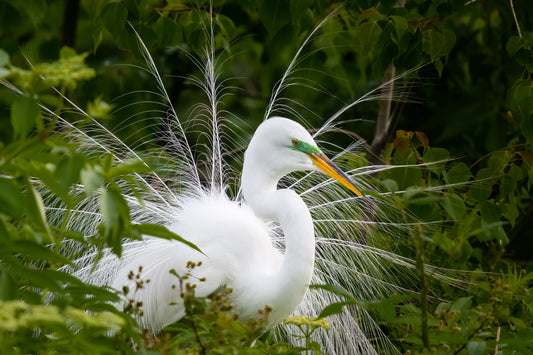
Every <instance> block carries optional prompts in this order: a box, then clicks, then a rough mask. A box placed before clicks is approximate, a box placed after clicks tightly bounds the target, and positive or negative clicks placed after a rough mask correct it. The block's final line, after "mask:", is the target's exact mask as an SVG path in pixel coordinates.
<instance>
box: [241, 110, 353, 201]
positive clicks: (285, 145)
mask: <svg viewBox="0 0 533 355" xmlns="http://www.w3.org/2000/svg"><path fill="white" fill-rule="evenodd" d="M249 152H253V153H249ZM247 154H256V155H258V156H257V157H256V160H257V161H259V160H260V161H261V162H262V163H261V164H262V167H263V168H264V169H262V170H266V169H269V170H270V171H275V172H276V175H279V176H277V178H279V177H281V176H283V175H286V174H288V173H290V172H293V171H306V170H319V171H322V172H324V173H326V174H327V175H329V176H331V177H333V178H334V179H336V180H337V181H339V182H340V183H341V184H342V185H344V186H346V187H347V188H348V189H350V190H351V191H353V192H354V193H355V194H357V195H359V196H363V194H362V193H361V192H360V191H359V190H358V189H357V188H356V187H355V184H354V183H353V182H352V181H351V179H350V178H349V177H348V176H347V175H346V174H345V173H344V172H343V171H342V170H340V169H339V168H338V167H337V166H336V165H335V164H334V163H333V162H332V161H331V160H330V159H328V157H327V156H326V155H325V154H324V153H322V151H321V150H320V149H319V148H318V146H317V144H316V143H315V141H314V140H313V137H311V135H310V134H309V132H308V131H307V130H306V129H305V128H304V127H303V126H302V125H300V124H298V123H296V122H294V121H292V120H289V119H287V118H282V117H272V118H270V119H268V120H266V121H265V122H263V123H262V124H261V125H260V126H259V127H258V128H257V130H256V132H255V134H254V137H253V138H252V141H251V142H250V146H249V148H248V150H247Z"/></svg>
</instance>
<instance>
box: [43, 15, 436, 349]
mask: <svg viewBox="0 0 533 355" xmlns="http://www.w3.org/2000/svg"><path fill="white" fill-rule="evenodd" d="M328 19H329V18H326V19H325V20H324V21H323V22H322V23H320V24H319V25H318V26H317V27H316V28H315V30H314V31H312V33H310V34H309V36H308V37H307V38H306V39H305V40H304V42H303V44H302V45H301V47H300V48H299V49H298V51H297V52H296V54H295V57H294V59H293V60H292V62H291V64H290V65H289V67H288V68H287V71H286V72H285V73H284V74H283V76H282V78H281V79H280V81H279V82H278V83H277V85H276V86H275V87H274V89H273V91H272V96H271V98H270V102H269V104H268V105H267V107H266V108H265V119H264V120H263V123H261V124H260V125H259V127H258V128H257V130H256V131H255V134H254V135H253V137H252V138H251V140H250V141H249V144H248V146H247V149H246V152H245V154H244V160H243V165H242V166H243V167H242V171H236V170H235V168H233V166H234V164H228V163H227V162H226V157H227V156H228V154H226V153H228V151H227V150H225V149H226V146H225V142H228V141H233V140H235V139H242V138H241V137H240V135H239V134H237V133H235V130H234V131H231V130H226V131H224V128H225V127H227V125H225V123H227V122H228V121H225V119H224V117H223V115H221V114H220V112H219V108H218V107H219V103H220V100H222V99H223V98H224V97H225V96H224V94H223V92H224V88H223V87H222V86H220V85H219V84H218V67H217V60H216V58H215V56H214V52H215V50H214V48H215V45H214V38H213V30H212V27H211V31H206V32H207V33H208V37H209V38H210V41H208V42H209V44H208V48H207V50H206V55H205V58H202V59H201V60H198V59H195V63H196V64H198V65H199V67H200V68H199V72H200V74H199V75H197V76H196V77H193V78H192V79H191V82H192V83H194V84H196V85H198V86H199V87H200V88H201V89H202V90H203V92H204V93H205V94H206V97H207V104H206V103H205V102H203V103H200V105H199V106H197V109H196V110H194V109H192V110H191V111H190V112H192V114H191V117H185V118H183V117H178V115H177V113H176V112H175V110H174V108H173V105H172V100H171V98H170V97H169V95H168V93H167V91H166V90H165V87H164V86H163V81H162V79H161V77H160V75H159V73H158V70H157V68H156V66H155V64H154V61H153V60H152V58H151V56H150V54H149V52H148V50H147V49H146V47H145V46H144V44H143V42H142V40H140V38H139V47H140V50H141V52H142V53H143V55H144V56H145V61H146V66H147V71H148V72H149V73H150V74H151V75H152V76H153V78H154V83H155V85H154V86H155V87H156V88H157V89H156V91H155V92H153V97H154V101H153V102H152V104H153V109H149V110H147V113H146V117H145V118H146V119H148V118H149V119H152V120H153V119H154V116H157V118H155V119H156V122H155V123H154V124H157V125H159V126H160V127H163V130H162V133H161V135H162V136H161V137H160V141H161V142H166V145H165V146H164V147H163V148H164V150H165V152H166V154H168V159H166V160H165V165H164V167H163V168H161V166H160V165H158V164H155V165H156V166H153V165H151V161H150V160H149V159H145V158H143V157H144V155H140V154H138V150H136V149H135V147H131V146H129V145H127V144H126V143H124V142H123V141H122V140H121V139H119V138H118V137H117V135H115V134H114V132H110V131H109V130H107V129H106V128H105V127H104V126H103V125H102V124H100V123H99V122H98V121H97V120H94V119H92V118H91V117H89V115H87V114H86V113H85V112H84V111H83V110H81V109H80V108H79V107H77V106H76V105H75V104H74V103H72V102H70V101H68V99H67V98H66V100H67V101H68V103H69V104H71V105H72V107H73V108H74V109H76V110H77V111H78V112H79V113H80V114H82V115H83V122H84V125H83V128H78V127H76V125H72V124H71V123H69V122H68V121H63V123H64V126H65V127H68V128H69V133H70V135H71V137H72V140H73V141H74V142H76V146H77V147H78V149H80V150H83V151H85V152H88V153H91V154H113V155H114V157H115V161H116V162H122V161H124V160H125V159H135V160H140V161H142V162H143V163H144V164H146V165H147V166H149V167H151V168H153V169H152V171H151V172H150V173H147V174H141V173H139V174H137V175H135V176H134V179H135V180H136V183H137V184H138V185H140V186H142V188H140V189H138V191H137V194H133V193H132V192H131V189H129V188H128V186H129V182H128V181H126V180H122V181H121V180H120V179H118V180H119V181H117V183H118V184H119V185H120V186H122V187H124V189H123V194H124V197H125V198H126V200H127V201H128V203H129V208H130V211H131V218H132V222H134V223H145V222H149V223H155V224H160V225H164V226H166V227H167V228H169V229H170V230H171V231H173V232H175V233H176V234H178V235H179V236H181V237H183V238H185V239H187V240H189V241H191V242H193V243H194V244H196V245H197V246H198V247H199V249H200V250H201V251H202V253H200V252H198V251H195V250H194V249H192V248H190V247H188V246H187V245H185V244H183V243H181V242H179V241H169V240H163V239H159V238H153V237H145V238H144V240H133V241H132V240H126V241H124V243H123V252H122V256H121V257H120V258H119V257H117V256H116V255H115V254H113V253H112V252H111V251H104V255H103V256H102V257H100V255H99V254H98V253H97V252H94V253H93V252H86V253H85V254H84V256H82V257H81V258H79V259H78V260H77V262H76V265H75V266H76V267H75V268H73V269H71V270H69V271H70V272H73V273H75V274H76V275H77V276H78V277H80V278H81V279H83V280H84V281H86V282H89V283H92V284H95V285H107V286H111V287H113V288H115V289H117V290H122V289H123V287H124V286H128V288H129V289H130V294H129V295H128V297H133V298H134V299H136V300H139V301H142V310H143V315H142V316H141V317H140V319H139V323H140V326H141V327H142V328H147V329H149V330H151V331H152V332H157V331H159V330H160V329H161V328H163V327H164V326H166V325H168V324H170V323H172V322H175V321H177V320H179V319H180V318H182V317H183V316H184V310H183V306H182V303H181V299H180V297H179V293H180V292H179V290H178V289H176V288H177V287H176V286H178V279H177V278H176V276H175V275H174V274H172V273H171V272H170V271H171V270H174V271H175V273H177V274H178V275H184V274H185V273H187V272H189V270H188V269H187V262H188V261H192V262H200V261H201V262H202V263H201V265H200V266H198V267H195V268H194V269H193V270H190V272H191V273H192V274H193V276H194V277H195V279H202V278H205V281H198V282H196V285H197V288H196V295H198V296H207V295H210V294H212V293H213V292H215V291H217V290H218V289H219V288H220V287H221V286H224V285H226V286H228V287H230V288H232V289H233V292H232V293H231V297H232V301H233V303H234V305H235V312H237V313H238V314H239V316H240V319H241V320H245V319H247V318H251V317H255V316H256V315H257V312H258V310H260V309H263V308H264V307H265V306H266V305H269V306H270V307H271V308H272V312H271V314H270V316H269V322H270V325H271V326H273V332H274V333H275V334H277V335H279V337H280V338H283V339H291V337H290V334H291V333H292V332H293V331H292V330H290V329H288V328H287V327H286V326H276V324H279V323H280V322H281V321H282V320H283V319H284V318H286V317H288V316H290V315H291V314H295V315H302V316H307V317H316V316H318V314H319V313H320V312H321V311H322V310H323V308H324V307H326V306H327V305H329V304H331V303H332V302H336V301H342V300H343V299H342V298H341V297H339V296H337V295H335V294H332V293H330V292H327V291H324V290H322V289H308V285H310V284H324V283H329V284H341V285H343V286H344V287H345V288H346V289H347V290H348V292H350V293H351V294H352V295H353V297H354V298H355V299H357V300H358V301H359V300H360V301H361V304H363V303H364V302H365V301H373V300H376V299H380V298H383V297H386V296H387V295H390V294H397V293H399V292H411V291H409V290H408V289H406V287H408V286H409V285H410V283H414V282H416V281H414V280H416V272H415V263H414V261H412V260H409V259H407V258H403V257H401V256H398V255H396V254H393V253H391V252H389V251H384V250H381V249H379V245H388V244H390V243H393V242H394V238H395V236H397V235H398V233H397V228H405V226H404V225H397V224H394V223H391V222H390V220H389V218H388V217H389V216H390V213H391V207H390V205H389V204H388V203H387V201H386V197H387V196H386V194H380V193H378V192H376V191H374V189H373V188H372V186H371V185H370V183H369V179H367V177H368V176H370V175H372V174H374V173H375V172H377V171H381V170H382V169H386V167H383V166H370V167H364V166H363V167H357V168H353V167H349V166H348V165H344V166H343V165H342V161H340V159H339V160H338V159H334V160H335V161H336V162H337V163H338V164H337V165H339V166H340V167H341V168H343V170H345V171H346V173H347V174H345V173H343V172H342V171H341V170H340V169H339V168H338V167H337V166H336V165H335V164H333V163H332V161H330V160H329V159H328V158H327V157H326V155H325V154H324V153H323V152H322V150H321V148H319V146H318V144H317V143H316V142H318V143H319V144H320V143H322V142H321V141H320V139H322V136H321V135H322V133H324V132H327V131H328V129H329V128H331V127H333V125H334V124H335V123H336V120H337V119H338V117H340V116H342V114H343V113H345V112H346V111H347V110H348V109H349V108H351V107H353V106H355V105H356V104H357V103H359V102H361V101H365V100H370V99H373V98H375V96H376V95H375V93H376V92H379V90H380V89H381V88H382V87H384V86H386V85H389V84H390V83H384V84H383V85H381V86H379V87H377V88H376V89H375V90H373V91H371V92H369V93H368V94H366V95H364V96H363V97H361V98H359V99H357V100H354V101H352V102H348V103H346V104H345V105H344V106H343V107H342V108H340V110H339V111H338V112H336V113H334V114H333V115H331V116H330V117H324V121H323V122H324V125H323V126H322V127H319V129H318V130H315V131H314V132H315V133H313V135H311V134H310V133H308V130H307V129H305V128H304V127H303V126H302V125H301V124H299V123H297V122H296V120H298V118H300V115H297V114H296V115H295V114H294V113H295V110H294V109H293V108H291V107H289V106H288V105H287V104H286V102H290V101H284V99H283V98H282V94H283V91H284V88H286V87H287V86H292V85H295V82H294V81H290V79H291V78H292V75H293V73H294V68H295V66H296V65H297V63H298V58H299V56H300V53H301V52H302V50H303V48H304V47H305V46H306V45H307V43H308V42H309V41H310V40H311V39H312V37H313V36H314V35H315V33H316V31H318V29H319V28H320V27H321V26H322V25H323V23H324V22H326V21H327V20H328ZM211 26H212V25H211ZM225 94H227V92H225ZM124 98H125V99H127V96H125V97H124ZM143 104H146V103H143ZM50 113H51V114H53V113H52V112H50ZM154 113H156V115H154ZM277 116H285V117H291V118H295V119H296V120H290V119H287V118H282V117H277ZM136 118H137V119H142V118H143V117H140V118H139V117H136ZM59 119H61V120H62V118H61V117H60V118H59ZM191 120H193V121H195V122H200V126H201V127H202V128H203V130H202V132H201V134H203V135H204V138H206V139H204V142H205V141H207V142H209V143H210V145H209V144H202V146H201V147H200V148H203V150H202V153H201V154H199V153H198V150H201V149H198V150H197V149H196V148H198V147H197V146H195V145H194V144H191V143H190V142H189V137H190V133H191V132H190V130H191V127H194V125H192V124H190V121H191ZM196 127H198V126H196ZM195 133H197V132H195ZM320 146H321V147H322V149H324V147H325V146H326V145H325V144H320ZM330 147H331V146H330ZM357 148H358V145H357V144H354V145H352V146H349V147H348V148H344V149H342V148H340V147H337V146H335V147H334V149H333V150H332V151H329V152H328V154H330V156H332V158H336V157H343V156H345V155H350V156H353V153H357ZM331 153H334V155H331ZM235 155H236V153H235V152H233V154H232V156H235ZM345 167H346V168H345ZM317 170H320V171H321V172H324V173H325V174H322V173H319V172H317ZM296 171H304V174H303V175H302V174H297V175H294V174H292V173H293V172H296ZM328 175H329V177H328ZM335 180H337V181H335ZM235 181H239V183H237V184H235V183H234V182H235ZM352 181H356V182H357V187H356V185H354V183H353V182H352ZM235 186H237V187H236V188H235ZM349 190H351V191H349ZM360 191H372V193H368V194H366V195H365V196H363V195H362V193H361V192H360ZM77 192H78V193H79V196H78V197H79V200H81V201H82V202H81V203H80V204H79V205H78V206H77V208H76V210H74V211H70V215H69V216H70V219H69V222H68V225H67V227H68V228H72V229H76V230H79V231H81V232H83V233H85V234H86V235H94V234H95V230H96V228H97V226H98V225H99V224H101V223H102V214H101V212H100V204H99V198H98V196H97V194H95V195H92V196H85V194H84V190H83V187H82V186H79V189H78V191H77ZM139 196H141V197H142V199H140V198H139ZM50 206H57V204H56V205H54V204H53V203H50ZM65 210H66V208H62V207H61V206H59V207H53V208H49V210H48V212H49V217H50V219H51V220H52V221H53V220H54V218H56V221H62V220H63V217H64V213H65ZM392 212H393V211H392ZM95 263H96V264H95ZM141 267H142V268H141ZM140 269H142V271H141V273H140V277H141V278H142V279H143V280H150V282H149V283H148V284H145V286H144V287H143V288H142V289H139V290H137V291H135V292H134V291H133V290H134V289H135V287H134V282H133V281H132V280H130V277H129V274H130V273H131V272H134V273H136V272H137V271H138V270H140ZM427 270H428V271H429V272H431V273H432V275H434V276H436V277H442V278H445V277H446V275H443V274H441V273H439V272H438V270H435V269H430V268H429V267H428V269H427ZM132 293H133V294H132ZM329 322H330V325H331V329H330V330H329V331H328V332H326V331H323V330H320V331H316V332H315V333H314V334H313V337H314V338H313V340H314V341H317V342H319V343H320V344H321V346H322V349H324V350H326V349H327V350H326V351H327V352H328V353H329V354H346V353H361V354H369V353H374V352H375V351H376V349H378V350H379V351H380V352H386V353H394V352H395V350H394V348H393V347H392V346H391V344H390V343H389V342H388V341H387V339H386V337H385V336H383V334H382V333H381V331H380V329H379V327H378V326H377V324H376V323H375V322H374V320H373V319H372V317H371V316H370V315H369V314H368V313H367V311H366V310H365V309H364V308H363V307H360V306H359V305H353V306H351V307H349V308H347V309H346V310H345V312H344V313H342V314H337V315H334V316H331V317H330V318H329ZM287 335H289V336H287Z"/></svg>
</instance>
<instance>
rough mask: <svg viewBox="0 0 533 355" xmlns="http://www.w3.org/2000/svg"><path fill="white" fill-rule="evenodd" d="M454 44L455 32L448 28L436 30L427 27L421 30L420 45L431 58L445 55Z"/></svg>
mask: <svg viewBox="0 0 533 355" xmlns="http://www.w3.org/2000/svg"><path fill="white" fill-rule="evenodd" d="M454 44H455V33H454V32H453V31H451V30H449V29H444V31H442V32H441V31H438V30H435V29H429V30H426V31H424V32H423V39H422V45H423V49H424V52H426V53H427V54H429V56H430V57H431V60H435V59H436V58H438V57H445V56H447V55H448V54H449V53H450V51H451V50H452V48H453V46H454Z"/></svg>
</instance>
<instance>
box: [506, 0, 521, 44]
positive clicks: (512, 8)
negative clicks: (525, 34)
mask: <svg viewBox="0 0 533 355" xmlns="http://www.w3.org/2000/svg"><path fill="white" fill-rule="evenodd" d="M509 4H511V11H512V12H513V17H514V23H515V24H516V29H517V30H518V36H519V37H520V38H522V31H520V25H519V24H518V19H517V18H516V12H515V11H514V4H513V0H509Z"/></svg>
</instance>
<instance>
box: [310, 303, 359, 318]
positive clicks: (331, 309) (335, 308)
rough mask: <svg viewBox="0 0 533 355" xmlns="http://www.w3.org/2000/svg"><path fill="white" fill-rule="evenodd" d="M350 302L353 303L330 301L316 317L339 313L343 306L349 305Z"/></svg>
mask: <svg viewBox="0 0 533 355" xmlns="http://www.w3.org/2000/svg"><path fill="white" fill-rule="evenodd" d="M352 304H354V303H353V302H350V301H344V302H335V303H331V304H329V305H327V306H326V307H324V309H323V310H322V312H320V314H319V315H318V318H324V317H328V316H331V315H334V314H340V313H342V312H343V308H344V306H349V305H352Z"/></svg>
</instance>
